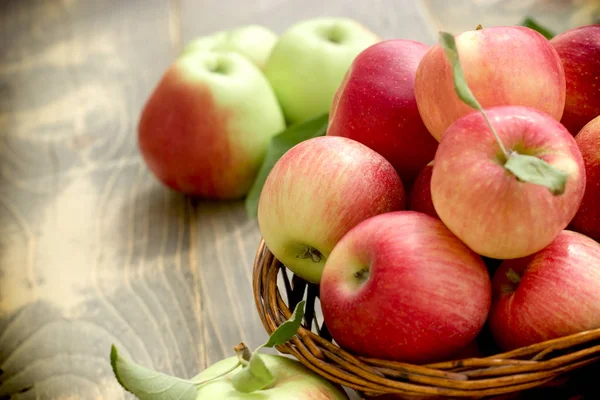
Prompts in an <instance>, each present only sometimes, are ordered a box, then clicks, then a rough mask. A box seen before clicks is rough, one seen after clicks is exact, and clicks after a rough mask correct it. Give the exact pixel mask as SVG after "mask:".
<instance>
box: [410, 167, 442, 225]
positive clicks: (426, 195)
mask: <svg viewBox="0 0 600 400" xmlns="http://www.w3.org/2000/svg"><path fill="white" fill-rule="evenodd" d="M432 174H433V161H430V162H429V163H428V164H427V165H426V166H425V168H423V169H422V170H421V172H420V173H419V175H417V179H416V180H415V182H414V184H413V185H412V187H411V189H410V201H409V208H410V209H411V210H413V211H418V212H422V213H424V214H427V215H431V216H432V217H435V218H439V216H438V214H437V212H436V211H435V207H434V206H433V200H432V199H431V175H432Z"/></svg>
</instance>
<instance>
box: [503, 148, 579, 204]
mask: <svg viewBox="0 0 600 400" xmlns="http://www.w3.org/2000/svg"><path fill="white" fill-rule="evenodd" d="M504 168H506V169H507V170H509V171H510V172H512V173H513V174H514V175H515V176H516V177H517V178H519V179H520V180H522V181H524V182H529V183H534V184H537V185H541V186H545V187H547V188H548V189H549V190H550V192H552V194H553V195H555V196H556V195H560V194H563V193H564V192H565V187H566V186H567V178H568V176H569V175H568V174H567V173H565V172H563V171H561V170H558V169H556V168H554V167H553V166H552V165H550V164H548V163H547V162H546V161H544V160H542V159H541V158H537V157H534V156H528V155H525V154H512V155H511V156H510V157H509V158H508V161H507V162H506V164H504Z"/></svg>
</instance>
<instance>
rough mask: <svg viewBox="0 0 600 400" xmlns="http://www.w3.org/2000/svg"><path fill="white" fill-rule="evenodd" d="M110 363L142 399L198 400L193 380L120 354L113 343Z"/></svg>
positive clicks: (119, 377)
mask: <svg viewBox="0 0 600 400" xmlns="http://www.w3.org/2000/svg"><path fill="white" fill-rule="evenodd" d="M110 364H111V366H112V370H113V373H114V374H115V377H116V378H117V381H118V382H119V384H121V386H123V388H124V389H125V390H127V391H128V392H130V393H132V394H134V395H135V396H137V397H138V398H139V399H140V400H158V399H160V400H170V399H171V400H196V396H197V389H196V386H195V385H194V383H193V382H192V381H189V380H186V379H180V378H176V377H174V376H170V375H166V374H163V373H160V372H157V371H154V370H151V369H150V368H146V367H143V366H141V365H139V364H136V363H134V362H133V361H130V360H127V359H126V358H124V357H122V356H120V355H119V352H118V350H117V348H116V347H115V346H114V345H113V346H112V349H111V352H110Z"/></svg>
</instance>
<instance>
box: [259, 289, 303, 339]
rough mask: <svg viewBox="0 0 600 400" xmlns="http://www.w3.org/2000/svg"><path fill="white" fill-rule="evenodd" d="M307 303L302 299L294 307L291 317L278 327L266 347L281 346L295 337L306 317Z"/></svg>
mask: <svg viewBox="0 0 600 400" xmlns="http://www.w3.org/2000/svg"><path fill="white" fill-rule="evenodd" d="M305 304H306V301H305V300H302V301H301V302H300V303H298V304H297V305H296V308H295V309H294V312H293V313H292V316H291V317H290V319H288V320H287V321H285V322H284V323H283V324H281V325H280V326H279V328H277V329H276V330H275V332H273V333H272V334H271V336H270V337H269V340H268V341H267V343H265V344H264V347H275V346H279V345H281V344H284V343H285V342H287V341H288V340H290V339H291V338H293V337H294V335H296V332H298V328H300V325H301V324H302V319H303V318H304V305H305Z"/></svg>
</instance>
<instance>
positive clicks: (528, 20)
mask: <svg viewBox="0 0 600 400" xmlns="http://www.w3.org/2000/svg"><path fill="white" fill-rule="evenodd" d="M520 25H521V26H525V27H527V28H531V29H533V30H534V31H537V32H539V33H541V34H542V35H543V36H544V37H545V38H546V39H548V40H550V39H552V38H553V37H554V36H555V34H554V32H552V31H551V30H550V29H548V28H546V27H545V26H542V25H540V24H539V23H538V22H537V21H536V20H535V19H533V18H532V17H530V16H527V17H525V19H524V20H523V21H522V22H521V24H520Z"/></svg>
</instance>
